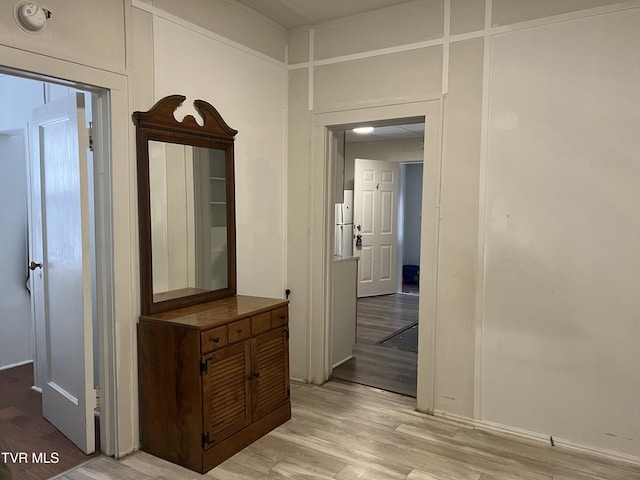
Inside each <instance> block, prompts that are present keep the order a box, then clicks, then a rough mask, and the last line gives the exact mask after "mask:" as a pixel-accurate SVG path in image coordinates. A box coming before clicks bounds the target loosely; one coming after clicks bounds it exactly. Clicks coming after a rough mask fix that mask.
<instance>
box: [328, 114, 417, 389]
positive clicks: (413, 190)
mask: <svg viewBox="0 0 640 480" xmlns="http://www.w3.org/2000/svg"><path fill="white" fill-rule="evenodd" d="M332 131H333V133H334V134H335V135H336V136H337V137H340V136H344V138H345V141H344V154H343V155H342V157H343V158H344V166H342V165H340V161H341V156H340V155H336V156H335V157H336V159H337V162H338V165H337V166H336V168H337V170H338V171H340V173H341V176H342V178H343V182H344V188H345V192H344V195H343V198H344V199H345V202H346V203H345V204H344V205H336V217H337V221H336V227H335V228H336V248H337V246H338V245H339V244H340V243H344V242H338V236H340V235H339V234H341V233H342V232H343V231H344V229H345V228H347V231H353V234H352V235H351V237H352V242H353V245H352V246H351V248H350V249H345V248H342V250H348V253H351V254H353V256H354V257H357V258H358V260H359V261H358V262H357V295H356V297H357V298H356V299H355V300H354V301H355V304H356V308H355V322H354V323H355V325H354V326H355V337H354V339H353V344H352V345H349V346H348V347H349V348H348V349H346V348H344V346H342V345H341V343H343V339H344V338H345V335H344V332H345V331H347V330H348V329H349V328H350V327H347V328H345V325H344V323H345V322H348V321H349V318H348V316H347V315H345V314H344V312H341V311H338V310H337V309H336V307H335V305H336V304H337V305H340V306H341V308H344V305H349V302H345V300H344V299H343V298H342V297H343V296H344V295H345V289H344V288H343V287H341V288H340V289H336V288H335V287H334V299H333V301H334V308H333V311H332V313H333V321H334V325H333V329H334V369H333V377H334V378H338V379H341V380H346V381H350V382H354V383H362V384H365V385H369V386H373V387H377V388H381V389H384V390H388V391H393V392H396V393H401V394H404V395H409V396H413V397H415V396H416V389H417V362H418V306H419V297H418V295H417V294H418V288H419V279H418V273H417V272H418V271H419V264H420V231H421V218H420V217H421V211H422V161H423V157H424V135H425V133H424V131H425V123H424V118H422V119H416V118H409V119H404V120H403V119H396V120H393V121H379V122H373V123H366V124H360V125H349V127H348V128H346V127H344V128H343V127H334V128H333V129H332ZM338 145H339V144H338ZM336 188H337V189H338V188H339V186H338V187H336ZM352 192H353V193H352ZM337 197H339V194H338V195H337ZM351 198H353V203H352V205H351V203H350V199H351ZM350 208H352V213H353V225H352V226H346V227H345V225H344V221H343V219H344V218H350V217H347V216H346V214H345V213H344V212H345V211H348V210H349V209H350ZM334 253H336V252H334ZM336 258H340V262H341V263H342V262H345V258H344V256H341V257H336ZM337 267H338V265H336V268H337ZM340 268H341V269H343V267H342V266H340ZM408 271H414V272H415V273H414V274H413V275H412V276H411V277H410V278H407V272H408ZM341 275H343V276H344V274H341ZM335 281H336V282H344V280H343V279H336V280H335ZM336 332H342V333H340V334H339V335H338V337H336ZM336 348H339V349H340V350H341V351H342V352H343V353H342V355H338V357H343V358H336Z"/></svg>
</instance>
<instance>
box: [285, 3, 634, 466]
mask: <svg viewBox="0 0 640 480" xmlns="http://www.w3.org/2000/svg"><path fill="white" fill-rule="evenodd" d="M422 3H423V4H424V5H426V4H427V3H429V4H431V5H432V7H431V8H435V6H436V3H437V2H422ZM443 3H444V2H443ZM611 3H612V1H610V0H585V1H578V0H575V1H574V0H570V1H567V2H554V1H553V0H544V1H541V2H528V1H526V0H514V1H511V0H486V2H485V1H484V0H451V1H450V2H448V6H449V7H450V9H447V8H445V9H444V13H446V12H447V11H448V12H449V13H450V15H451V16H450V18H445V19H444V26H445V27H450V28H451V33H454V34H458V33H465V36H464V37H447V36H446V32H447V28H443V29H442V30H441V31H442V32H444V36H443V37H441V38H440V40H439V41H434V40H428V38H435V37H428V35H429V33H426V31H425V32H424V33H425V35H427V37H422V40H420V41H418V42H417V43H413V44H411V45H409V42H411V41H412V40H409V37H410V35H409V34H406V33H402V32H401V30H402V29H403V28H404V27H405V26H406V25H407V23H406V22H402V21H400V20H399V19H400V18H402V15H403V12H401V11H400V10H398V11H395V12H394V13H392V12H389V11H387V12H385V13H381V15H383V17H384V18H383V19H375V18H372V16H371V15H369V16H366V19H363V18H351V19H341V20H339V21H335V22H327V24H322V25H318V26H314V27H311V28H310V29H309V28H305V29H297V30H295V31H292V32H291V34H290V37H289V38H290V41H291V42H293V44H292V45H291V47H290V49H289V51H290V52H291V53H292V59H294V60H295V61H297V62H308V63H300V64H298V65H294V66H293V67H292V70H291V71H290V75H289V82H290V86H291V87H292V88H293V89H295V90H294V91H295V96H290V108H289V117H290V118H295V119H296V122H297V123H296V124H293V125H291V124H290V130H289V149H290V150H289V155H290V158H291V159H292V161H291V162H290V164H291V165H292V166H293V164H294V162H293V159H294V158H295V169H293V168H292V169H291V170H290V171H289V179H288V182H289V192H290V196H289V199H288V204H289V205H290V208H293V209H295V210H296V211H298V212H299V211H303V210H305V209H306V211H309V212H310V213H311V215H310V218H309V220H308V221H306V222H305V223H304V224H302V225H301V224H300V222H299V221H296V222H293V221H290V225H293V224H294V223H295V224H296V225H297V226H298V230H296V231H295V232H291V234H290V235H291V237H290V239H289V245H290V247H289V257H288V258H289V262H290V263H291V265H289V278H290V279H291V278H293V277H295V279H296V287H297V289H299V290H300V289H302V290H304V293H305V295H304V296H302V297H298V298H294V299H293V301H292V307H293V308H295V309H296V311H297V312H299V314H301V315H306V317H307V325H308V326H309V330H308V331H311V332H316V333H319V332H321V331H322V323H321V322H319V321H317V318H318V314H317V313H316V311H317V310H318V309H319V306H318V305H319V302H318V300H319V298H320V297H321V296H322V293H321V292H322V289H323V285H322V284H321V282H318V281H317V279H318V278H321V275H319V274H318V273H317V271H318V270H319V269H320V270H321V269H322V264H321V262H320V261H319V260H318V259H320V258H321V256H320V253H319V252H318V248H319V246H320V245H322V242H321V240H319V239H321V238H322V236H323V234H324V232H323V230H322V228H325V227H323V225H324V224H323V218H324V215H325V212H324V210H323V209H322V208H319V207H318V205H319V202H322V193H321V192H322V190H323V188H325V184H324V183H323V181H322V179H321V178H320V177H322V174H323V172H324V173H325V174H326V166H324V165H323V164H322V162H323V156H322V154H321V153H319V152H321V151H322V149H323V146H322V145H320V144H321V143H322V135H320V134H317V132H316V130H315V129H314V130H310V129H309V128H308V125H316V119H320V118H321V117H322V118H324V117H327V118H329V117H330V118H332V119H333V118H338V117H339V118H351V117H355V116H357V115H356V113H355V112H366V111H368V110H371V111H373V110H374V109H376V108H386V107H387V106H390V105H403V106H407V107H408V106H410V105H414V104H415V103H416V102H419V101H421V100H424V99H432V98H439V96H440V95H443V97H442V99H443V101H442V113H443V116H442V124H441V125H438V127H439V128H440V129H441V133H442V138H441V141H440V139H439V143H440V146H441V169H440V170H438V168H437V166H438V165H439V164H438V162H437V161H436V162H433V163H432V164H431V165H432V166H434V167H435V168H434V169H432V170H431V171H428V170H427V167H425V179H431V178H434V177H433V176H434V175H435V176H436V181H437V182H438V188H437V189H435V190H434V192H436V195H434V196H431V195H430V196H429V197H428V198H427V199H426V201H425V205H430V206H431V207H433V208H434V209H436V210H435V211H437V212H438V217H439V224H438V228H439V230H438V234H437V239H436V240H437V262H436V265H433V266H432V268H433V269H435V270H436V278H437V286H436V288H435V295H437V312H436V315H437V316H436V317H435V322H436V323H437V328H435V332H434V333H433V334H431V335H430V337H429V342H428V349H429V355H434V358H432V357H429V356H428V355H427V354H426V353H424V352H423V355H422V356H421V357H420V358H419V366H418V372H419V375H420V378H419V379H418V385H419V392H418V393H419V401H418V406H419V407H420V408H433V410H434V411H435V412H436V413H437V414H446V415H452V416H456V415H457V416H460V417H465V418H475V419H476V420H477V421H478V422H479V423H480V424H481V425H486V426H488V427H490V428H506V429H507V430H508V429H510V428H511V429H517V430H518V431H519V432H521V433H522V432H524V433H525V434H529V435H532V436H534V437H536V436H537V438H548V437H546V436H547V435H549V434H553V435H554V438H556V439H557V438H558V437H560V438H561V439H564V440H565V441H566V442H567V443H570V444H572V445H574V446H585V447H586V448H588V449H595V450H596V451H599V452H601V453H607V452H609V453H610V452H615V453H614V454H613V455H618V456H625V455H626V456H627V457H626V458H630V459H632V460H635V461H636V462H640V451H639V449H638V445H639V443H638V440H637V439H638V438H639V435H638V424H637V420H636V418H637V415H636V412H635V408H634V407H633V405H637V404H638V402H639V401H640V396H639V395H638V389H637V385H638V384H637V382H635V381H634V380H632V378H633V377H634V376H635V378H637V376H638V368H637V365H638V364H640V362H638V358H637V354H635V353H633V352H634V350H632V347H631V344H632V342H633V340H631V339H637V338H638V330H637V325H636V324H637V322H635V323H634V322H632V321H631V318H633V317H636V318H637V316H638V314H640V305H638V304H637V303H636V300H635V298H636V297H638V295H637V294H636V293H635V292H634V291H633V287H634V286H635V285H636V284H637V278H638V273H640V272H638V271H637V263H636V260H637V258H638V255H637V254H634V252H633V247H632V245H637V244H638V242H637V240H638V238H637V235H638V231H637V228H636V227H637V225H636V224H635V220H634V219H633V218H632V214H631V213H630V210H629V209H630V208H633V207H632V206H633V205H637V204H638V202H637V200H638V199H637V196H636V195H637V194H636V193H635V192H634V190H633V189H632V188H631V185H637V184H638V182H637V180H638V179H637V168H635V163H637V162H635V163H634V161H633V160H631V157H630V156H628V151H630V150H631V151H635V152H637V151H638V149H637V145H636V144H634V143H629V142H632V139H633V134H632V133H630V132H631V131H634V132H636V133H637V130H638V129H637V123H636V121H635V118H632V117H631V113H630V110H629V109H630V108H632V107H631V106H632V105H637V103H638V102H637V98H636V97H635V90H634V89H633V88H635V85H637V84H638V81H637V80H638V79H637V75H638V71H640V59H639V58H638V54H637V51H636V50H637V49H635V50H634V49H633V47H635V46H636V45H637V44H638V34H637V33H632V32H633V29H632V27H631V25H636V26H637V25H638V20H637V7H632V9H631V10H629V9H628V8H629V6H630V5H629V4H625V5H621V6H615V7H608V6H607V5H610V4H611ZM634 5H636V4H634ZM445 6H447V5H445ZM485 7H486V8H485ZM593 7H597V9H594V10H584V9H590V8H593ZM613 10H619V11H620V13H619V14H616V19H614V20H612V26H611V27H610V28H605V29H602V28H601V27H599V26H597V24H598V22H600V21H605V20H602V19H603V18H604V17H606V16H607V15H608V13H607V12H609V11H613ZM422 14H424V12H422V13H420V12H418V11H416V12H415V15H422ZM558 14H562V16H561V17H553V15H558ZM434 18H442V17H438V16H435V17H432V18H431V19H430V20H433V19H434ZM574 18H582V19H583V20H580V21H578V23H580V22H582V21H584V22H589V21H593V22H594V23H593V24H590V25H591V26H589V27H587V29H586V31H587V32H589V33H590V34H591V38H589V40H588V41H585V42H584V45H587V47H580V41H579V40H576V39H575V37H574V34H575V33H576V27H575V26H574V25H577V23H576V24H574V23H573V22H574V21H575V20H573V19H574ZM590 18H591V20H589V19H590ZM385 20H386V22H385ZM419 22H420V19H412V24H413V23H419ZM447 22H449V24H448V25H447ZM514 22H531V23H527V24H523V25H511V24H513V23H514ZM374 24H375V25H377V26H378V32H379V34H380V36H381V37H385V38H386V39H391V41H390V44H389V43H387V44H384V47H387V48H386V49H384V50H379V51H374V50H373V48H376V46H378V45H380V44H373V45H374V47H371V50H369V51H366V48H367V47H366V45H365V46H363V42H361V40H362V39H363V38H369V36H370V33H371V30H370V29H367V27H365V25H369V26H370V25H374ZM492 25H496V26H499V27H496V28H492ZM503 25H507V26H505V27H503ZM537 25H547V26H548V28H549V29H550V30H546V28H547V27H537ZM309 30H312V32H311V33H312V34H313V38H315V39H316V40H317V39H320V38H322V39H323V40H322V42H321V44H320V45H318V44H315V49H313V51H312V52H310V53H309V46H310V45H312V46H313V45H314V43H313V42H311V41H309ZM512 30H514V31H513V32H512ZM635 30H637V28H636V29H635ZM435 31H438V27H437V25H432V27H431V28H430V29H429V32H435ZM332 32H333V33H335V35H339V36H340V38H343V39H345V40H344V41H343V42H342V43H341V45H343V47H342V48H341V47H340V45H339V44H338V43H337V42H331V41H330V40H331V39H330V36H329V33H332ZM541 32H543V33H541ZM550 32H554V33H553V34H551V33H550ZM520 36H522V38H525V39H526V40H522V41H519V40H518V39H519V38H520ZM549 36H550V37H549ZM549 38H552V39H553V40H550V39H549ZM511 42H514V43H513V45H512V43H511ZM492 48H495V50H496V51H495V52H492V51H491V49H492ZM361 52H363V54H362V55H360V53H361ZM576 53H578V54H579V55H578V56H576ZM494 55H498V57H496V58H494ZM318 58H321V59H322V60H321V61H317V59H318ZM492 58H493V61H491V59H492ZM496 59H497V60H496ZM497 62H500V63H497ZM612 62H613V63H612ZM598 65H603V66H604V68H602V69H600V68H599V67H598ZM606 68H609V71H608V72H605V71H604V69H606ZM496 75H497V77H496ZM310 77H312V81H308V80H309V78H310ZM489 81H491V90H489V89H488V85H489V83H488V82H489ZM496 82H499V83H496ZM569 85H570V86H569ZM534 87H535V88H534ZM632 87H633V88H632ZM585 92H588V93H589V94H588V96H584V97H583V96H582V94H583V93H585ZM541 93H542V94H543V95H539V94H541ZM505 102H513V104H511V103H508V104H506V105H507V106H508V107H510V108H511V107H514V108H515V107H518V109H522V111H520V110H517V111H515V113H516V115H518V116H519V114H520V113H523V114H530V113H531V112H536V114H535V115H534V116H535V118H536V119H537V120H538V122H534V123H532V122H525V119H526V115H525V116H522V117H521V118H520V117H519V124H518V127H517V128H515V129H512V130H505V129H507V128H511V127H510V125H511V124H513V116H510V115H506V116H504V117H497V116H496V117H494V112H495V108H496V107H497V108H501V107H503V106H505V105H503V104H505ZM552 103H553V105H556V106H557V107H558V108H557V110H550V108H551V107H550V104H552ZM534 107H535V108H537V109H538V110H536V109H535V108H534ZM545 109H546V110H545ZM509 112H510V111H507V113H509ZM490 115H491V116H490ZM317 121H320V120H317ZM625 122H626V123H625ZM339 123H340V122H338V123H337V124H339ZM342 123H348V122H347V121H345V122H342ZM329 125H331V126H333V125H335V124H329ZM633 129H635V130H633ZM503 130H504V131H503ZM292 132H295V135H294V134H293V133H292ZM489 132H490V133H491V136H489ZM572 132H576V133H575V135H574V133H572ZM577 132H581V133H582V134H581V135H578V134H577ZM498 134H500V136H497V135H498ZM543 134H549V135H550V138H551V140H552V141H551V143H539V137H540V135H543ZM507 135H512V136H513V137H511V136H507ZM585 136H587V137H588V138H589V141H588V142H585V141H584V140H583V137H585ZM636 136H637V135H636ZM507 138H508V139H509V140H508V141H507V140H506V139H507ZM536 142H538V143H536ZM625 142H626V143H625ZM309 144H310V145H311V148H307V147H306V145H309ZM543 148H544V149H545V150H544V151H541V149H543ZM577 149H580V150H581V151H582V150H588V152H587V151H583V155H581V157H582V158H581V159H580V160H578V158H576V157H575V156H574V155H575V153H576V152H577ZM532 152H533V154H535V155H536V156H535V158H530V157H531V154H532ZM591 155H599V156H600V157H601V158H605V159H606V161H607V167H611V170H609V169H608V168H604V167H602V164H601V163H598V162H597V161H595V160H593V159H590V158H591ZM566 156H568V157H569V158H565V157H566ZM347 157H348V155H347ZM525 159H529V161H525ZM427 160H431V159H425V162H426V161H427ZM425 165H426V164H425ZM521 167H523V168H521ZM319 178H320V179H319ZM512 178H515V179H516V180H518V182H519V183H516V182H514V181H511V179H512ZM305 182H308V183H307V185H308V188H304V186H305ZM636 190H637V189H636ZM319 192H320V193H319ZM507 193H508V194H509V197H506V194H507ZM598 202H600V203H598ZM501 205H502V206H501ZM516 209H517V210H516ZM586 209H588V210H589V212H587V211H586ZM576 211H578V213H576ZM485 212H486V213H485ZM496 212H497V214H498V215H502V218H501V220H500V221H499V222H497V221H495V220H494V218H493V216H494V215H496ZM605 212H606V213H605ZM507 214H509V218H510V219H506V215H507ZM513 215H515V216H516V219H513V218H512V217H513ZM296 220H298V218H296ZM516 220H518V221H519V225H520V227H521V228H519V229H518V230H515V222H516ZM534 220H535V222H536V223H535V225H534V223H533V222H534ZM534 226H535V227H536V229H537V230H535V231H534V230H533V227H534ZM496 228H497V229H498V230H496ZM303 232H308V234H307V235H306V236H305V235H304V233H303ZM424 238H425V236H424V235H423V242H424ZM564 238H569V239H571V240H572V247H573V248H574V250H571V248H572V247H569V246H566V244H563V243H561V240H563V239H564ZM423 245H424V244H423ZM636 250H637V249H636ZM602 252H607V254H606V255H605V254H603V253H602ZM516 253H517V255H516ZM423 254H424V251H423ZM302 258H308V259H311V262H310V263H309V262H307V263H305V264H301V263H300V262H299V260H300V259H302ZM532 258H535V259H539V258H540V259H542V260H543V265H540V264H538V262H537V261H533V262H532V261H531V260H532ZM293 259H295V260H296V265H301V269H300V273H298V272H297V271H296V269H294V268H293V267H292V260H293ZM624 259H626V260H624ZM550 272H554V275H555V277H554V278H553V279H551V278H548V276H547V275H548V274H549V273H550ZM424 273H425V272H424V271H422V272H421V274H424ZM423 278H424V277H423ZM509 280H510V281H509ZM552 282H556V283H558V282H559V283H560V284H561V285H562V288H561V289H556V288H552V287H551V283H552ZM606 282H609V283H606ZM554 286H555V283H554ZM551 290H553V292H551ZM587 292H589V293H590V295H587ZM596 293H597V295H596ZM425 294H426V292H425V293H422V295H425ZM422 298H423V297H421V300H422ZM421 315H422V314H421ZM429 316H431V312H429ZM596 318H597V320H596ZM316 323H317V324H316ZM565 327H566V328H565ZM308 339H309V347H308V350H309V355H308V358H309V359H310V361H309V363H308V365H307V366H308V371H312V372H314V371H317V369H316V368H317V366H316V365H315V363H314V362H317V361H318V359H320V358H321V351H322V342H321V340H317V339H316V335H313V334H311V335H308ZM305 340H306V339H305ZM434 352H435V353H434ZM523 357H524V358H523ZM587 367H591V369H592V370H591V371H590V372H587V371H586V370H587ZM425 372H426V373H425ZM425 376H430V377H429V382H432V383H428V382H425ZM314 378H316V377H314ZM634 382H635V383H634ZM631 383H633V386H631V387H629V385H630V384H631ZM514 384H515V385H517V386H518V388H515V389H514V388H512V385H514ZM552 387H554V388H555V389H554V388H552ZM560 387H561V388H560ZM430 388H433V390H429V389H430ZM572 389H573V390H572ZM560 394H566V398H561V397H560V396H559V395H560ZM420 395H425V396H426V397H429V398H428V399H427V401H426V402H425V403H424V404H421V403H420ZM431 395H432V398H431ZM527 395H528V396H527ZM545 395H546V396H545ZM423 398H425V397H423ZM596 406H597V408H596ZM611 407H612V408H611ZM603 409H605V410H607V411H605V412H603ZM562 415H564V417H563V418H560V416H562ZM588 416H589V418H587V417H588ZM599 432H600V433H599ZM603 432H604V433H603ZM608 434H611V435H608Z"/></svg>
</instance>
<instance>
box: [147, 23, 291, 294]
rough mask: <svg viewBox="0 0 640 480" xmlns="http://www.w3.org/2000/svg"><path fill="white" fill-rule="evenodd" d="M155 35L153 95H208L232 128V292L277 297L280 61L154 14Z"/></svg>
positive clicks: (280, 281) (280, 287)
mask: <svg viewBox="0 0 640 480" xmlns="http://www.w3.org/2000/svg"><path fill="white" fill-rule="evenodd" d="M153 35H154V61H155V67H154V69H155V95H156V100H159V99H160V98H162V97H164V96H166V95H171V94H175V93H180V94H182V95H186V96H187V101H186V102H185V104H186V103H188V102H190V103H191V102H193V100H195V99H203V100H206V101H207V102H209V103H211V104H212V105H213V106H214V107H215V108H216V109H217V110H218V111H219V112H220V115H222V118H224V120H225V121H226V122H227V123H228V124H229V125H230V126H231V127H232V128H235V129H236V130H238V134H237V136H236V141H235V147H234V148H235V185H236V238H237V240H236V244H237V263H238V267H237V274H238V293H240V294H246V295H257V296H266V297H276V298H282V297H283V296H284V289H285V277H284V273H285V271H284V266H285V258H284V255H285V253H284V248H285V247H284V245H285V232H284V215H285V198H286V197H285V184H284V178H285V172H286V163H285V152H284V138H285V79H286V71H285V69H284V66H279V65H277V64H275V63H273V62H269V61H266V60H264V59H262V58H260V57H257V56H255V55H251V54H249V53H245V52H244V51H241V50H239V49H237V48H234V47H233V46H229V45H226V44H224V43H222V42H220V41H218V40H216V39H213V38H209V37H206V36H204V35H202V34H200V33H197V32H195V31H194V30H192V29H189V28H187V27H185V26H180V25H177V24H175V23H173V22H170V21H167V20H164V19H163V18H160V17H157V16H156V17H154V23H153ZM185 52H189V54H188V55H186V54H185ZM205 59H206V61H205ZM232 92H233V93H232ZM149 107H150V106H149ZM191 108H193V107H191Z"/></svg>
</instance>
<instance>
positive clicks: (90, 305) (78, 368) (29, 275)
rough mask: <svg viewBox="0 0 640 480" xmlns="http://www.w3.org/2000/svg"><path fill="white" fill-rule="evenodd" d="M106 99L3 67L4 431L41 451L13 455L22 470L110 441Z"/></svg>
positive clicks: (45, 470) (16, 443) (45, 469)
mask: <svg viewBox="0 0 640 480" xmlns="http://www.w3.org/2000/svg"><path fill="white" fill-rule="evenodd" d="M29 77H30V78H29ZM107 96H108V94H107V92H106V91H103V90H100V89H94V88H92V87H83V86H79V85H72V84H71V83H70V82H69V83H66V84H62V83H54V82H51V81H48V79H44V78H38V77H37V76H34V75H28V74H24V76H22V75H21V74H20V73H19V72H14V71H10V70H0V101H1V102H2V105H3V109H2V112H1V113H0V159H1V160H2V163H3V165H2V167H3V171H4V173H5V174H4V175H3V179H2V182H3V187H7V188H0V196H1V198H2V201H1V202H0V204H1V205H3V206H5V207H3V208H2V209H1V211H0V215H1V219H0V221H2V224H3V226H4V228H3V234H2V244H1V245H0V255H2V259H3V265H5V266H6V267H7V268H3V269H2V279H1V281H2V285H3V288H2V289H1V290H2V293H1V294H0V295H2V298H1V300H0V310H1V312H0V319H2V320H1V321H2V335H0V390H1V391H3V392H9V393H10V394H9V395H6V396H3V398H2V404H1V405H0V408H2V409H5V410H4V411H5V412H8V411H10V412H13V413H12V416H10V417H6V416H4V415H3V416H2V418H1V419H0V422H2V426H1V427H0V430H1V431H2V432H3V439H2V440H3V450H4V451H8V452H26V453H27V454H28V456H29V459H33V458H36V459H37V460H38V461H33V462H32V461H29V462H28V463H25V462H18V463H11V464H10V468H11V469H12V470H13V469H19V472H14V474H15V475H19V474H23V475H30V476H31V477H33V478H36V477H42V478H45V477H50V476H52V475H55V474H57V473H60V472H62V471H65V470H67V469H68V468H71V467H73V466H75V465H78V464H79V463H82V462H84V461H86V459H87V455H88V454H92V453H94V452H95V451H96V450H99V449H100V446H99V445H100V438H99V437H100V434H99V432H100V428H99V426H100V417H99V409H98V404H97V392H98V391H99V390H100V380H101V379H100V371H101V369H100V366H101V359H102V357H101V355H100V348H99V344H100V342H99V336H98V335H99V332H100V326H99V322H106V321H107V319H106V318H105V316H104V310H103V309H102V308H101V306H103V305H104V304H106V303H108V297H109V295H110V292H109V290H110V289H109V288H108V287H107V284H108V283H110V282H109V278H110V275H109V274H107V273H106V272H105V269H104V264H105V262H104V258H105V255H106V254H105V244H109V243H110V242H109V241H108V239H109V238H110V229H109V222H108V221H105V217H106V216H107V215H108V212H109V208H108V206H107V205H106V204H105V202H104V200H105V199H106V198H108V196H107V195H105V193H106V192H108V191H109V185H108V177H109V175H108V174H106V175H105V171H108V169H105V162H108V158H105V157H106V155H103V151H102V148H103V146H102V145H101V143H102V142H101V141H100V140H101V139H103V138H106V135H104V132H102V131H101V130H100V131H99V132H97V134H96V137H97V139H98V140H97V141H96V144H98V145H100V147H99V148H98V151H97V152H96V154H95V155H94V152H93V147H92V135H91V129H90V127H91V126H92V125H93V124H97V125H98V126H99V127H100V128H102V126H103V125H104V124H105V122H104V121H103V114H104V111H105V110H106V102H104V100H105V99H106V98H107ZM103 102H104V103H103ZM107 164H108V163H107ZM5 184H6V185H5ZM5 423H6V424H5ZM33 455H35V457H34V456H33ZM27 470H28V471H27Z"/></svg>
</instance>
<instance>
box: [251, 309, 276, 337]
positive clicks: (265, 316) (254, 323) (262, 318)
mask: <svg viewBox="0 0 640 480" xmlns="http://www.w3.org/2000/svg"><path fill="white" fill-rule="evenodd" d="M251 330H252V332H253V334H254V335H259V334H261V333H262V332H266V331H267V330H271V312H266V313H261V314H260V315H255V316H253V317H251Z"/></svg>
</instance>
